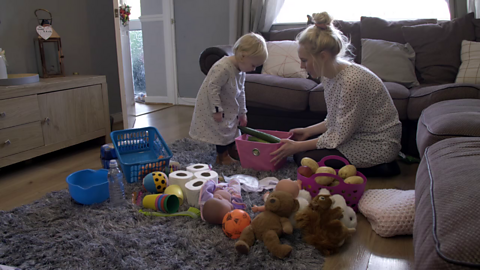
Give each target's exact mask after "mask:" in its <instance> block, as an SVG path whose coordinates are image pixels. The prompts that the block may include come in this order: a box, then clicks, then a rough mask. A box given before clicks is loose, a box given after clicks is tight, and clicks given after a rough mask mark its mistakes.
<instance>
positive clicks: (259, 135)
mask: <svg viewBox="0 0 480 270" xmlns="http://www.w3.org/2000/svg"><path fill="white" fill-rule="evenodd" d="M238 128H239V129H240V131H242V133H246V134H248V135H251V136H254V137H257V138H259V139H261V140H264V141H267V142H269V143H279V142H280V138H278V137H275V136H273V135H270V134H267V133H265V132H261V131H258V130H255V129H253V128H249V127H242V126H239V127H238Z"/></svg>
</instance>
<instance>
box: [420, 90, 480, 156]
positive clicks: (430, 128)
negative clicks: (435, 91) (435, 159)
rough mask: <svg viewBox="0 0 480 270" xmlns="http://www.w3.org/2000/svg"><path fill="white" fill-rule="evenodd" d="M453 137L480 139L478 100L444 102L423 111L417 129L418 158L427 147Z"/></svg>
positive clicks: (479, 107)
mask: <svg viewBox="0 0 480 270" xmlns="http://www.w3.org/2000/svg"><path fill="white" fill-rule="evenodd" d="M453 137H480V100H479V99H456V100H446V101H442V102H438V103H435V104H433V105H432V106H430V107H428V108H426V109H425V110H423V112H422V115H421V116H420V119H419V121H418V129H417V147H418V152H419V153H420V157H422V156H423V153H424V151H425V149H426V148H427V147H428V146H430V145H433V144H435V143H437V142H439V141H441V140H444V139H448V138H453Z"/></svg>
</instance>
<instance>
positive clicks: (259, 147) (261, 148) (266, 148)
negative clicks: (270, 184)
mask: <svg viewBox="0 0 480 270" xmlns="http://www.w3.org/2000/svg"><path fill="white" fill-rule="evenodd" d="M258 131H261V132H265V133H267V134H270V135H273V136H276V137H278V138H280V139H290V138H291V137H292V133H290V132H284V131H273V130H258ZM248 137H250V135H248V134H243V135H242V136H239V137H237V138H236V139H235V144H236V145H237V150H238V155H239V157H240V163H241V164H242V167H243V168H250V169H254V170H257V171H276V170H278V169H280V168H281V167H282V166H283V165H284V164H285V162H286V161H287V158H284V159H283V160H282V161H280V162H279V163H278V164H277V165H274V164H273V163H272V162H270V160H271V159H272V158H273V156H272V155H270V153H272V152H273V151H275V150H277V149H278V148H280V146H282V144H281V143H260V142H251V141H249V140H248Z"/></svg>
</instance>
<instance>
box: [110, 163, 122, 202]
mask: <svg viewBox="0 0 480 270" xmlns="http://www.w3.org/2000/svg"><path fill="white" fill-rule="evenodd" d="M123 179H124V177H123V173H122V171H121V170H120V169H119V168H118V164H117V160H116V159H112V160H110V169H109V170H108V190H109V193H110V204H111V205H113V206H119V205H122V204H124V202H125V185H124V184H123V182H124V180H123Z"/></svg>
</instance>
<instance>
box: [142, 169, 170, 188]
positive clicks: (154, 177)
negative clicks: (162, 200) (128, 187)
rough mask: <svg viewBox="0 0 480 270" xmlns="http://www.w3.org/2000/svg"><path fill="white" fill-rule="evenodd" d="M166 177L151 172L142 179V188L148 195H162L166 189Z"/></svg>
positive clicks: (161, 173) (159, 173)
mask: <svg viewBox="0 0 480 270" xmlns="http://www.w3.org/2000/svg"><path fill="white" fill-rule="evenodd" d="M167 184H168V177H167V175H166V174H164V173H163V172H152V173H149V174H147V175H146V176H145V177H144V178H143V187H144V188H145V189H146V190H147V191H148V192H150V193H162V192H164V191H165V189H166V188H167Z"/></svg>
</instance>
